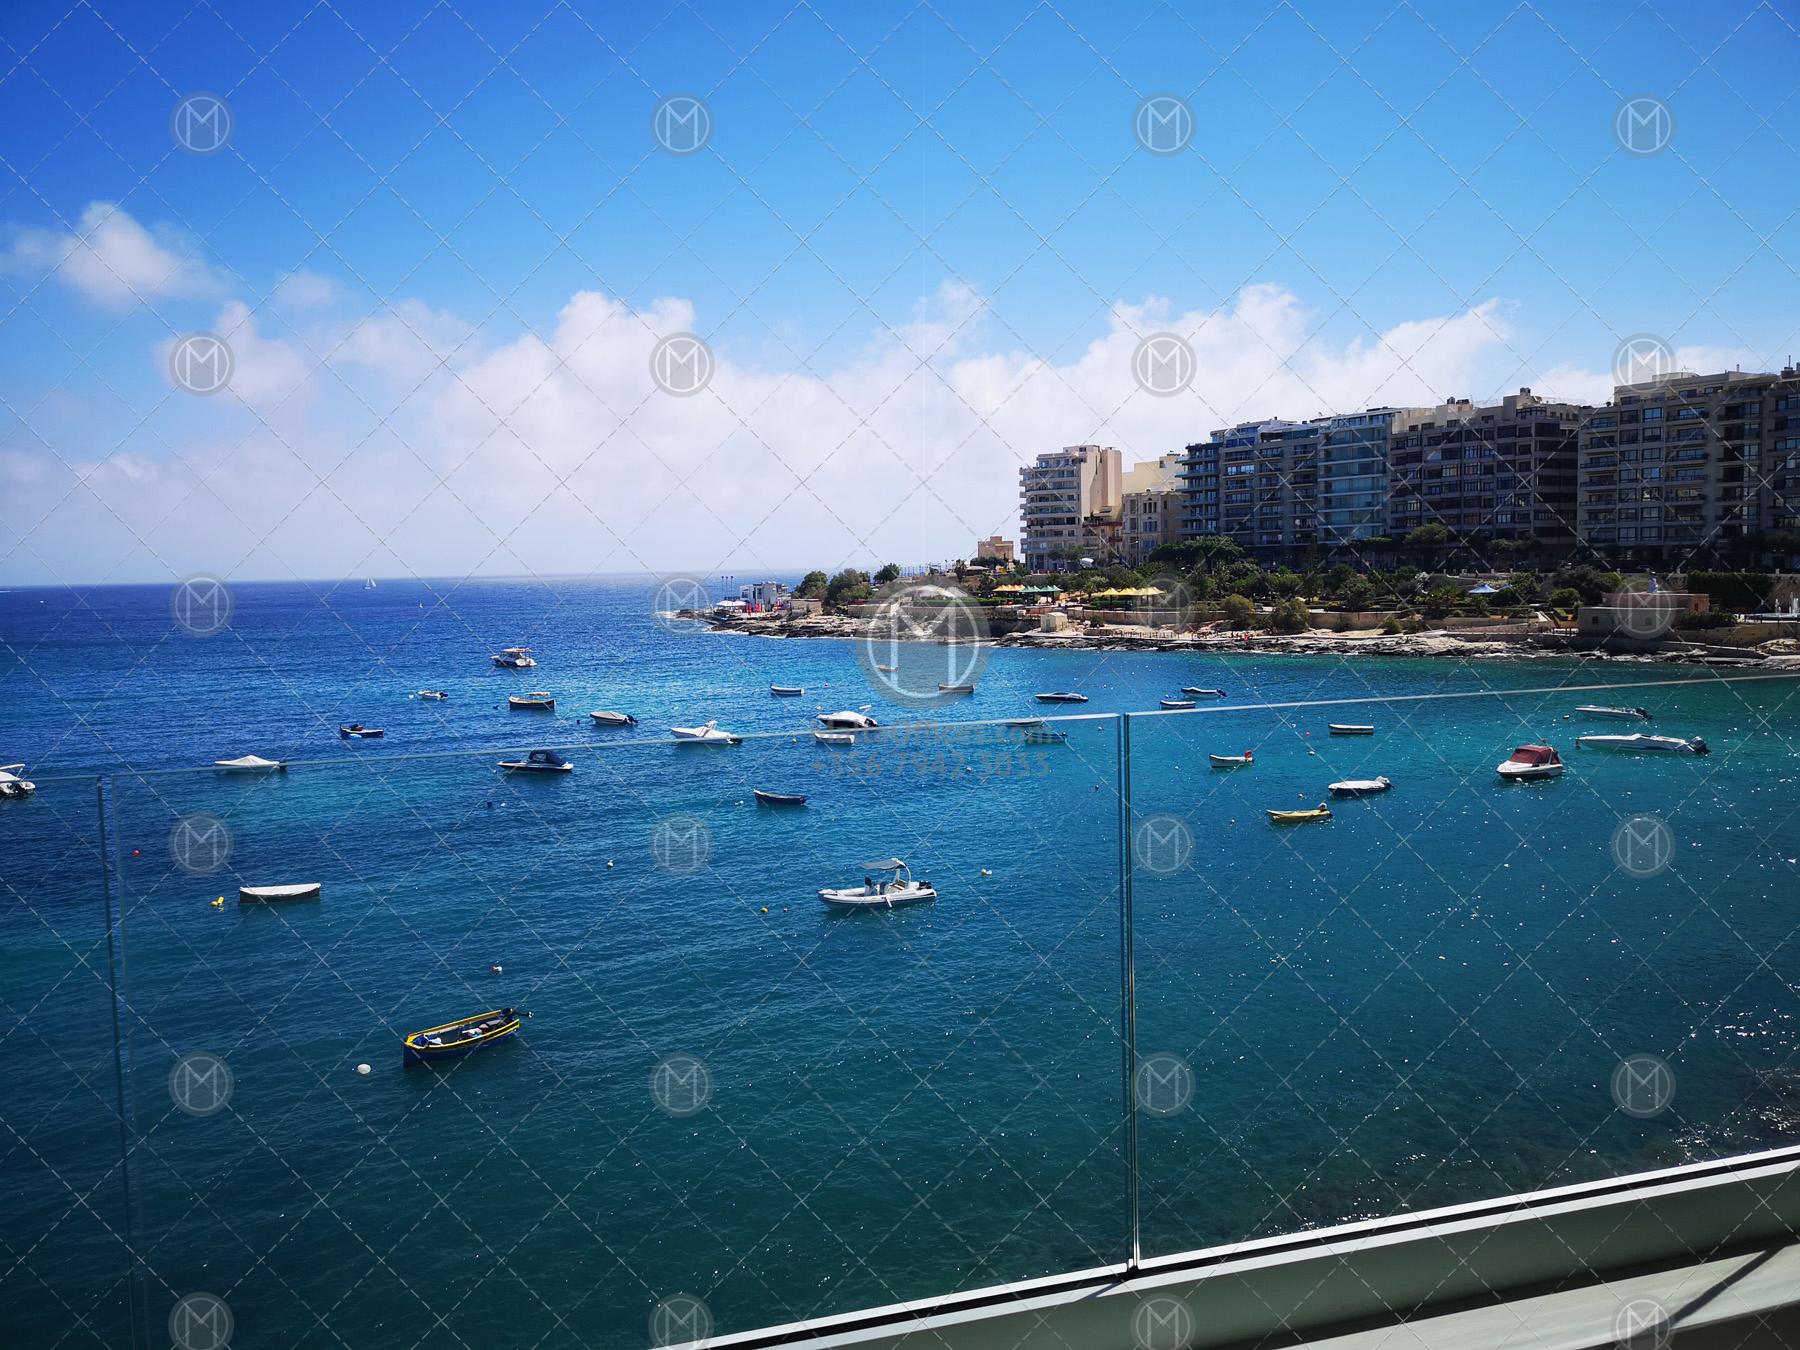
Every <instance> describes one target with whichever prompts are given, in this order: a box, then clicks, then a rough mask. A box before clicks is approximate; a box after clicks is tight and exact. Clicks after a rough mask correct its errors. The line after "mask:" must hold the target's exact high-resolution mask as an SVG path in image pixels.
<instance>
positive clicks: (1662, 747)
mask: <svg viewBox="0 0 1800 1350" xmlns="http://www.w3.org/2000/svg"><path fill="white" fill-rule="evenodd" d="M1575 744H1577V745H1591V746H1592V747H1593V748H1594V749H1596V750H1629V751H1631V752H1632V753H1634V754H1649V755H1710V754H1711V753H1712V747H1710V746H1709V745H1707V743H1706V742H1705V741H1703V740H1701V739H1700V738H1699V737H1698V736H1696V737H1694V738H1693V739H1692V740H1683V739H1682V738H1681V737H1679V736H1649V735H1646V734H1645V733H1643V732H1641V731H1639V732H1636V733H1634V734H1632V735H1630V736H1577V737H1576V738H1575Z"/></svg>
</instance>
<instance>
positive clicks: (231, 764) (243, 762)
mask: <svg viewBox="0 0 1800 1350" xmlns="http://www.w3.org/2000/svg"><path fill="white" fill-rule="evenodd" d="M213 768H215V769H217V770H218V771H219V772H220V773H275V772H277V771H279V772H282V773H285V772H287V761H286V760H281V759H264V758H263V757H262V756H261V755H239V756H238V757H237V758H236V759H215V760H214V761H213Z"/></svg>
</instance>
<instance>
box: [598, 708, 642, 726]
mask: <svg viewBox="0 0 1800 1350" xmlns="http://www.w3.org/2000/svg"><path fill="white" fill-rule="evenodd" d="M588 716H589V717H591V718H593V719H594V724H595V725H596V726H602V727H635V726H636V725H637V718H635V717H633V716H632V715H631V714H630V713H622V712H606V711H596V712H591V713H589V714H588Z"/></svg>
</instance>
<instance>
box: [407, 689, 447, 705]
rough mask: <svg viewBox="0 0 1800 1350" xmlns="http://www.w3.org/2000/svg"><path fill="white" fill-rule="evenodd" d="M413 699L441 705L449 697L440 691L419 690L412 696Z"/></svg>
mask: <svg viewBox="0 0 1800 1350" xmlns="http://www.w3.org/2000/svg"><path fill="white" fill-rule="evenodd" d="M413 697H414V698H422V699H425V700H426V701H427V702H430V703H442V702H443V701H444V700H445V699H447V698H449V697H450V695H449V694H447V693H445V692H444V691H443V690H442V689H421V690H419V692H418V693H416V694H414V695H413Z"/></svg>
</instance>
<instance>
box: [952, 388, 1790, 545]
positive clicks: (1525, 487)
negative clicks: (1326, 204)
mask: <svg viewBox="0 0 1800 1350" xmlns="http://www.w3.org/2000/svg"><path fill="white" fill-rule="evenodd" d="M1019 508H1020V521H1021V524H1022V526H1023V541H1022V549H1021V552H1022V557H1023V561H1024V562H1025V564H1026V565H1027V566H1028V567H1030V568H1031V569H1032V570H1034V571H1059V570H1066V569H1068V568H1071V567H1076V566H1079V565H1080V562H1081V560H1082V559H1084V558H1091V559H1094V560H1095V561H1097V562H1125V563H1131V564H1137V563H1142V562H1144V561H1145V560H1146V559H1148V557H1149V555H1150V553H1151V551H1152V550H1153V549H1155V548H1156V547H1157V546H1158V545H1160V544H1168V543H1176V542H1179V541H1181V540H1183V539H1195V538H1201V537H1204V536H1210V535H1218V536H1223V537H1225V538H1229V539H1231V540H1234V541H1235V542H1236V543H1238V544H1239V545H1240V546H1242V547H1243V548H1244V549H1245V551H1246V552H1248V553H1251V554H1252V555H1254V556H1257V557H1259V558H1262V559H1265V560H1268V561H1278V560H1285V559H1291V558H1295V557H1299V556H1302V555H1308V554H1313V555H1318V556H1330V555H1333V554H1342V555H1346V556H1348V555H1352V554H1354V553H1356V552H1357V551H1358V550H1359V549H1360V548H1361V547H1362V546H1364V545H1366V544H1368V543H1369V542H1370V541H1373V540H1377V539H1389V540H1404V539H1405V538H1406V537H1407V536H1408V535H1410V534H1411V533H1412V532H1413V531H1414V530H1417V529H1419V528H1420V527H1421V526H1426V525H1440V526H1442V527H1443V528H1444V530H1445V531H1446V533H1447V536H1448V538H1450V539H1452V540H1458V541H1466V542H1469V543H1472V544H1476V545H1483V544H1489V545H1491V544H1498V543H1502V542H1504V543H1506V544H1508V545H1509V546H1514V547H1518V548H1521V549H1529V550H1531V551H1533V552H1536V553H1539V554H1548V555H1555V554H1557V553H1567V554H1573V553H1575V552H1577V551H1578V550H1579V551H1581V552H1582V553H1585V554H1587V555H1589V556H1592V555H1596V554H1597V555H1602V556H1606V557H1612V558H1618V559H1620V560H1631V561H1641V562H1644V563H1649V564H1654V563H1660V562H1670V561H1680V560H1682V559H1685V558H1687V557H1688V556H1690V555H1691V554H1692V553H1693V552H1694V551H1695V550H1696V549H1699V548H1705V547H1711V548H1713V549H1718V550H1726V551H1729V550H1730V549H1731V548H1732V547H1733V546H1734V545H1735V544H1737V543H1739V542H1740V541H1742V540H1745V539H1747V538H1751V537H1754V536H1760V535H1765V534H1767V533H1769V532H1771V531H1782V530H1788V531H1791V530H1795V529H1797V528H1800V370H1797V369H1796V368H1795V367H1794V366H1791V365H1790V366H1788V367H1785V368H1783V369H1782V370H1781V371H1779V372H1772V373H1760V374H1752V373H1748V372H1744V371H1724V372H1720V373H1719V374H1715V375H1697V374H1692V373H1689V372H1678V373H1675V374H1672V375H1669V376H1665V377H1662V378H1659V379H1657V380H1654V381H1649V382H1646V383H1642V384H1624V385H1618V386H1616V387H1615V388H1614V390H1613V397H1612V400H1611V402H1609V403H1607V404H1606V405H1605V406H1604V407H1598V408H1595V407H1590V406H1587V405H1585V404H1575V403H1563V402H1557V401H1554V400H1551V399H1546V398H1541V397H1539V396H1538V395H1535V394H1533V393H1532V392H1531V390H1530V389H1520V390H1519V392H1518V393H1516V394H1508V395H1506V396H1505V397H1504V398H1502V399H1500V400H1499V401H1498V402H1494V403H1474V402H1472V401H1470V400H1468V399H1460V398H1453V399H1449V400H1446V401H1445V402H1443V403H1440V404H1438V405H1437V406H1435V407H1428V408H1386V407H1384V408H1367V409H1364V410H1363V411H1361V412H1354V413H1345V414H1337V415H1333V416H1328V417H1315V418H1311V419H1308V420H1305V421H1287V420H1285V419H1283V418H1279V417H1270V418H1266V419H1263V420H1260V421H1250V422H1241V423H1239V424H1237V425H1236V426H1231V427H1223V428H1220V429H1218V430H1216V431H1214V432H1212V434H1211V435H1210V436H1209V437H1208V438H1207V439H1206V440H1204V441H1197V442H1195V443H1193V444H1190V445H1188V446H1187V447H1186V448H1185V449H1184V450H1183V451H1181V452H1179V453H1175V454H1165V455H1162V456H1160V457H1158V458H1156V459H1154V460H1150V461H1146V462H1143V463H1138V464H1135V465H1134V466H1133V467H1131V468H1129V469H1127V468H1125V467H1124V466H1123V461H1122V458H1121V456H1120V453H1119V451H1118V450H1117V449H1115V448H1113V447H1110V446H1100V445H1074V446H1067V447H1065V448H1063V449H1061V450H1056V451H1051V452H1048V453H1045V454H1040V455H1039V456H1038V457H1037V461H1036V463H1034V464H1030V465H1027V466H1026V467H1025V468H1023V469H1021V470H1020V471H1019ZM999 542H1003V541H985V543H984V547H985V546H987V545H990V544H996V543H999Z"/></svg>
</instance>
